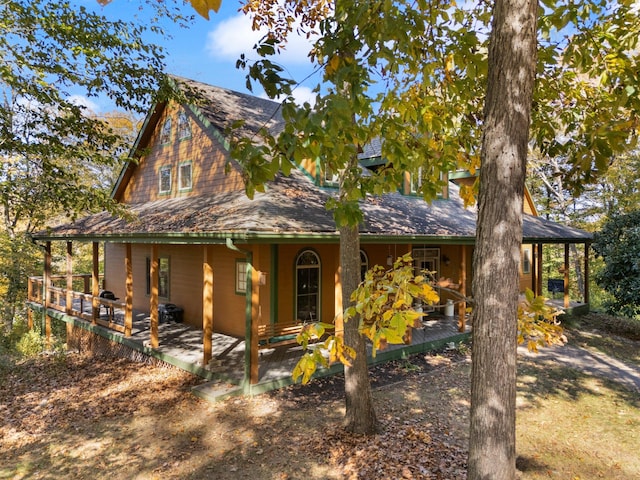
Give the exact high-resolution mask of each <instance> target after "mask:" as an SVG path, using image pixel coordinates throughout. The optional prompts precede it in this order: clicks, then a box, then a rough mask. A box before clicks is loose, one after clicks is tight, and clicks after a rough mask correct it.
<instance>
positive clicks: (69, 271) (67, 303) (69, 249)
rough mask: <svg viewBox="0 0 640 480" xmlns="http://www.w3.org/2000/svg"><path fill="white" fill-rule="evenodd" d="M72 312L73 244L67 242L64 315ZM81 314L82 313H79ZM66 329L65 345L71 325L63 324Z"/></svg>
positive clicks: (68, 322) (70, 333)
mask: <svg viewBox="0 0 640 480" xmlns="http://www.w3.org/2000/svg"><path fill="white" fill-rule="evenodd" d="M72 312H73V242H67V295H66V299H65V313H66V314H67V315H69V316H71V314H72ZM80 313H82V312H80ZM65 324H66V328H67V345H69V339H70V338H71V336H72V335H73V323H71V322H70V321H67V322H65Z"/></svg>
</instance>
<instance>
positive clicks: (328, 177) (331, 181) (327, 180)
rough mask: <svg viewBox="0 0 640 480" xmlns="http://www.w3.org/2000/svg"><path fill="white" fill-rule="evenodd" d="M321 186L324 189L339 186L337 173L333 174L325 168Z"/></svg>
mask: <svg viewBox="0 0 640 480" xmlns="http://www.w3.org/2000/svg"><path fill="white" fill-rule="evenodd" d="M323 185H324V186H326V187H337V186H338V185H340V175H339V174H338V173H334V171H333V170H331V169H330V168H329V167H328V166H325V168H324V182H323Z"/></svg>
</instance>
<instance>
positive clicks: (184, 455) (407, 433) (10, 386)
mask: <svg viewBox="0 0 640 480" xmlns="http://www.w3.org/2000/svg"><path fill="white" fill-rule="evenodd" d="M466 362H467V360H466V356H465V355H460V354H453V353H452V354H442V355H428V356H417V357H414V358H412V359H411V361H408V360H407V361H401V362H394V363H392V364H387V365H384V366H380V367H377V368H375V369H374V370H373V377H374V385H376V386H377V387H376V389H375V396H376V402H377V404H378V405H380V407H381V408H379V420H380V424H381V428H382V433H381V434H380V435H377V436H375V437H369V438H367V437H359V436H352V435H347V434H346V433H345V432H344V431H343V430H342V428H341V418H342V415H343V413H344V410H343V408H344V406H343V395H344V394H343V384H342V380H341V378H339V377H333V378H329V379H325V380H323V381H320V382H315V383H313V384H312V385H310V386H308V387H301V386H293V387H289V388H285V389H283V390H280V391H277V392H272V393H270V394H266V395H261V396H258V397H254V398H232V399H229V400H227V401H225V402H221V403H217V404H210V403H207V402H205V401H202V400H199V399H198V398H196V397H194V396H193V395H191V394H190V393H189V390H190V388H191V386H193V385H194V384H195V383H196V382H197V380H196V379H195V378H194V377H191V376H190V375H187V374H185V373H182V372H180V371H179V370H174V369H168V368H160V367H153V366H149V365H144V364H139V363H132V362H129V361H126V360H118V359H109V358H91V357H88V356H78V355H75V354H72V355H67V356H66V357H65V358H60V357H43V358H39V359H35V360H29V361H25V362H23V363H18V364H16V365H15V366H14V367H13V368H12V369H11V370H10V371H5V372H4V375H3V376H2V388H1V390H0V418H1V419H2V420H1V423H0V458H2V462H1V463H0V478H2V479H9V478H11V479H21V478H29V479H36V478H51V479H53V478H55V479H62V478H74V479H82V478H87V479H95V478H109V477H111V478H123V479H124V478H132V479H133V478H135V479H147V478H149V479H154V478H157V479H173V478H175V479H178V478H180V479H184V478H193V479H196V478H216V479H236V478H247V479H296V478H300V479H303V478H318V479H332V478H335V479H342V478H353V479H378V478H463V477H464V471H465V468H466V464H465V462H466V453H465V447H464V445H465V443H466V441H465V438H464V432H463V431H460V430H456V428H455V426H454V425H452V423H451V420H452V418H453V419H454V420H456V422H454V424H455V423H457V420H459V419H460V420H463V421H465V420H464V419H465V416H466V402H465V401H463V400H455V401H452V400H453V398H452V397H451V395H450V393H449V392H450V391H453V392H454V396H456V395H457V394H463V395H461V397H467V394H466V389H467V388H468V383H467V377H466V375H465V374H462V375H451V368H459V369H461V370H462V371H464V370H465V369H466V366H467V363H466ZM454 364H455V365H456V366H455V367H454ZM409 379H410V380H411V381H410V382H409V381H408V380H409ZM426 386H428V388H427V389H425V388H424V387H426ZM456 402H461V403H460V405H459V407H456V405H455V403H456ZM456 416H459V419H458V418H455V417H456Z"/></svg>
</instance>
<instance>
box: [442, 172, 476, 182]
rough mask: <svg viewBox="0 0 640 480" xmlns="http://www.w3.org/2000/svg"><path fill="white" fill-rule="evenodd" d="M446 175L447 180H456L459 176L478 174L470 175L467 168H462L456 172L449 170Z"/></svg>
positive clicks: (471, 176) (466, 176) (465, 176)
mask: <svg viewBox="0 0 640 480" xmlns="http://www.w3.org/2000/svg"><path fill="white" fill-rule="evenodd" d="M448 176H449V180H457V179H459V178H476V177H477V176H478V175H477V174H476V175H471V173H470V172H469V171H468V170H463V171H458V172H449V173H448Z"/></svg>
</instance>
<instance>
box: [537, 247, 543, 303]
mask: <svg viewBox="0 0 640 480" xmlns="http://www.w3.org/2000/svg"><path fill="white" fill-rule="evenodd" d="M536 258H537V260H538V266H537V267H536V270H537V271H538V278H537V279H538V292H537V294H538V295H542V244H541V243H539V244H538V255H537V256H536Z"/></svg>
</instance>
